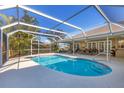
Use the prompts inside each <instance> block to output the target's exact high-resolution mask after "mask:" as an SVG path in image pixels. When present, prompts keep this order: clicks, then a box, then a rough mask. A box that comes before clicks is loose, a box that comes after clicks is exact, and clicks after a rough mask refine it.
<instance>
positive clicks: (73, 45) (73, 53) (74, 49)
mask: <svg viewBox="0 0 124 93" xmlns="http://www.w3.org/2000/svg"><path fill="white" fill-rule="evenodd" d="M72 43H73V44H72V45H73V55H74V54H75V53H74V52H75V49H74V40H73V41H72Z"/></svg>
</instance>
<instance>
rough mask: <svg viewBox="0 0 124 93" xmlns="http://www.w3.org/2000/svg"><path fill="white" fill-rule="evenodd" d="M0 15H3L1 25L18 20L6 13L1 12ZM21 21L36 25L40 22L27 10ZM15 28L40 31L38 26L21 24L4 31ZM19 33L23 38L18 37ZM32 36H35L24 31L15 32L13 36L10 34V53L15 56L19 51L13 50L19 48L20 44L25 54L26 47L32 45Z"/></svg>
mask: <svg viewBox="0 0 124 93" xmlns="http://www.w3.org/2000/svg"><path fill="white" fill-rule="evenodd" d="M0 17H2V19H1V20H0V26H3V25H7V24H11V23H13V22H15V21H16V20H17V18H15V17H14V16H7V15H5V14H0ZM20 21H22V22H26V23H29V24H34V25H36V24H38V21H37V19H36V18H34V17H32V16H31V15H29V13H28V12H27V11H24V16H23V17H22V18H21V19H20ZM14 29H23V30H31V31H39V29H37V28H33V27H27V26H22V25H20V26H19V27H18V28H17V26H13V27H10V28H7V29H5V30H4V33H8V32H10V31H13V30H14ZM18 34H20V36H21V37H22V38H21V39H19V38H17V35H18ZM32 37H33V36H32V35H29V34H27V33H23V32H17V33H15V34H13V35H12V36H10V38H9V46H10V47H9V48H10V55H11V56H14V55H16V54H17V51H16V52H14V51H13V50H18V49H19V45H20V48H21V50H22V51H21V53H22V54H24V49H25V48H29V47H30V39H31V38H32ZM19 43H20V44H19ZM18 44H19V45H18Z"/></svg>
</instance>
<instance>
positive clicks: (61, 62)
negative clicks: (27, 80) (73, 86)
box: [32, 55, 112, 76]
mask: <svg viewBox="0 0 124 93" xmlns="http://www.w3.org/2000/svg"><path fill="white" fill-rule="evenodd" d="M32 60H33V61H35V62H37V63H39V64H40V65H43V66H45V67H48V68H50V69H53V70H57V71H60V72H64V73H68V74H73V75H80V76H101V75H105V74H108V73H110V72H112V69H111V68H110V67H108V66H106V65H103V64H101V63H98V62H94V61H91V60H86V59H78V58H69V57H63V56H56V55H52V56H44V57H40V56H39V57H33V58H32Z"/></svg>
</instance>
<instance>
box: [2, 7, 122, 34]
mask: <svg viewBox="0 0 124 93" xmlns="http://www.w3.org/2000/svg"><path fill="white" fill-rule="evenodd" d="M27 7H30V8H32V9H35V10H38V11H40V12H43V13H45V14H48V15H50V16H52V17H55V18H58V19H60V20H66V19H67V18H69V17H70V16H72V15H73V14H75V13H77V12H79V11H80V10H81V9H84V8H86V7H87V5H61V6H59V5H31V6H27ZM100 7H101V8H102V9H103V11H104V13H105V14H106V15H107V16H108V18H109V19H110V20H111V21H114V22H118V21H121V20H123V19H124V12H123V10H124V8H123V7H113V6H111V7H110V6H100ZM16 11H17V10H16V9H15V8H13V9H9V10H4V11H0V13H4V14H7V15H9V16H11V15H13V16H15V15H16ZM29 14H30V15H31V16H33V17H35V18H37V20H38V22H39V24H38V25H39V26H43V27H47V28H53V27H54V26H55V25H57V24H59V23H58V22H56V21H53V20H51V19H48V18H45V17H42V16H39V15H37V14H34V13H31V12H29ZM23 15H24V12H23V9H19V16H20V18H21V17H22V16H23ZM16 17H17V16H16ZM67 22H68V23H71V24H73V25H76V26H78V27H81V28H82V29H84V30H85V31H87V30H88V29H91V28H94V27H96V26H100V25H104V24H105V23H106V21H105V19H104V18H103V17H102V16H101V15H100V14H99V13H98V11H97V10H96V9H95V8H94V7H93V6H91V7H90V8H88V9H87V10H85V11H83V12H81V13H80V14H79V15H77V16H75V17H73V18H72V19H70V20H68V21H67ZM55 29H61V30H64V31H66V32H68V33H69V34H70V35H76V34H79V33H81V31H79V30H77V29H74V28H72V27H69V26H67V25H64V24H62V25H60V26H58V27H57V28H55ZM41 31H42V30H41Z"/></svg>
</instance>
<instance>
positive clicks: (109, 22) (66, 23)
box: [0, 5, 124, 59]
mask: <svg viewBox="0 0 124 93" xmlns="http://www.w3.org/2000/svg"><path fill="white" fill-rule="evenodd" d="M94 6H95V8H96V10H97V11H98V12H99V13H100V14H101V15H102V17H104V19H105V20H106V21H107V23H108V26H109V32H110V34H111V35H112V34H113V33H112V26H111V24H115V25H118V26H120V27H122V28H124V26H121V25H119V24H117V23H112V22H111V21H110V20H109V18H108V17H107V16H106V14H105V13H104V12H103V10H102V9H101V8H100V7H99V6H98V5H94ZM18 7H19V8H22V9H24V10H27V11H30V12H33V13H35V14H38V15H40V16H44V17H46V18H48V19H51V20H54V21H57V22H59V23H62V24H65V25H68V26H70V27H72V28H75V29H78V30H79V31H81V32H83V35H84V36H85V37H87V35H86V33H85V31H84V30H83V29H82V28H80V27H78V26H75V25H73V24H70V23H68V22H64V21H62V20H60V19H57V18H55V17H52V16H49V15H47V14H45V13H43V12H40V11H37V10H35V9H31V8H29V7H27V6H22V5H17V6H13V5H12V6H11V5H9V6H8V5H7V6H0V10H4V9H10V8H18ZM19 23H20V24H21V25H26V26H31V27H37V28H40V29H44V30H49V31H53V32H59V31H57V30H54V29H49V28H45V27H40V26H35V25H30V24H26V23H23V22H15V23H12V24H9V25H6V26H3V27H1V28H0V29H1V43H2V42H3V40H2V39H3V38H2V34H3V29H5V28H8V27H11V26H14V25H19ZM17 31H21V32H26V33H32V34H37V35H46V36H54V37H56V35H52V34H51V35H50V34H45V33H41V32H40V33H38V32H30V31H26V30H17ZM60 33H63V34H67V33H66V32H60ZM67 35H68V34H67ZM68 36H69V35H68ZM108 36H109V33H108ZM108 36H107V47H108V41H109V40H108ZM57 37H59V36H57ZM69 37H71V36H69ZM59 38H60V39H61V40H63V39H62V38H61V37H59ZM71 39H72V41H73V38H72V37H71ZM1 50H2V47H1ZM107 50H108V49H107ZM107 59H108V51H107Z"/></svg>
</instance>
